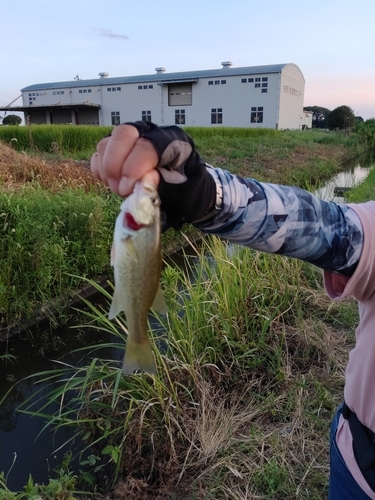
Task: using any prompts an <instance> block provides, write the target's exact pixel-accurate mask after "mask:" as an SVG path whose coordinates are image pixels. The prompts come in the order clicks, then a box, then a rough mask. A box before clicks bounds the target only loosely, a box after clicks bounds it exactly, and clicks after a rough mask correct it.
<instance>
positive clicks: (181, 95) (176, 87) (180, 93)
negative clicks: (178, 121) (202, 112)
mask: <svg viewBox="0 0 375 500" xmlns="http://www.w3.org/2000/svg"><path fill="white" fill-rule="evenodd" d="M192 96H193V94H192V84H191V83H178V84H169V85H168V104H169V106H191V105H192Z"/></svg>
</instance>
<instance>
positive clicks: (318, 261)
mask: <svg viewBox="0 0 375 500" xmlns="http://www.w3.org/2000/svg"><path fill="white" fill-rule="evenodd" d="M208 171H209V172H210V174H211V175H212V176H213V177H214V179H215V181H216V182H217V183H220V184H221V185H222V188H223V206H222V210H221V211H220V212H219V213H218V214H217V215H216V216H215V217H214V219H213V220H212V219H211V220H210V221H207V222H205V223H200V224H199V228H200V229H202V230H203V231H204V232H206V233H211V234H215V235H217V236H220V237H221V238H223V239H228V240H230V241H232V242H234V243H238V244H240V245H245V246H248V247H251V248H254V249H255V250H261V251H264V252H269V253H276V254H281V255H285V256H288V257H295V258H297V259H301V260H304V261H307V262H310V263H311V264H314V265H316V266H318V267H320V268H322V269H326V270H329V271H332V272H335V273H338V274H341V275H344V276H351V275H352V274H353V272H354V270H355V269H356V267H357V264H358V261H359V258H360V255H361V252H362V247H363V230H362V225H361V222H360V220H359V218H358V216H357V214H356V213H355V212H354V210H352V209H351V208H350V207H348V206H346V205H338V204H336V203H334V202H329V201H324V200H322V199H320V198H318V197H317V196H314V195H313V194H311V193H309V192H308V191H305V190H303V189H300V188H297V187H291V186H281V185H277V184H267V183H262V182H258V181H256V180H254V179H244V178H241V177H238V176H235V175H233V174H231V173H230V172H228V171H226V170H222V169H219V168H216V169H214V168H208Z"/></svg>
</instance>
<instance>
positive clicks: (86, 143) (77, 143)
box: [0, 125, 113, 158]
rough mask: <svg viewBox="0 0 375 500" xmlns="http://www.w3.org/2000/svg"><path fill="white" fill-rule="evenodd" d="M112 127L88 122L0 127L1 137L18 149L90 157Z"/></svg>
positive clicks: (55, 154) (56, 154)
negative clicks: (81, 123)
mask: <svg viewBox="0 0 375 500" xmlns="http://www.w3.org/2000/svg"><path fill="white" fill-rule="evenodd" d="M112 129H113V127H90V126H88V125H79V126H73V125H31V126H28V127H18V126H9V127H0V140H2V141H3V142H5V143H7V144H11V145H12V147H13V148H14V149H16V150H17V151H31V152H33V153H48V154H51V155H54V156H64V155H69V156H74V157H76V158H89V157H90V156H91V154H92V153H93V152H94V151H95V148H96V144H97V143H98V142H99V141H100V140H101V139H102V138H103V137H105V136H106V135H108V134H110V133H111V130H112Z"/></svg>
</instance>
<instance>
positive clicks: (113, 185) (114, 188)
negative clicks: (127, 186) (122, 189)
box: [107, 177, 119, 194]
mask: <svg viewBox="0 0 375 500" xmlns="http://www.w3.org/2000/svg"><path fill="white" fill-rule="evenodd" d="M107 182H108V186H109V189H110V190H111V191H113V192H114V193H115V194H118V189H119V183H118V182H117V181H116V179H112V177H109V178H108V179H107Z"/></svg>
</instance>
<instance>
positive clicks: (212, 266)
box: [0, 123, 375, 500]
mask: <svg viewBox="0 0 375 500" xmlns="http://www.w3.org/2000/svg"><path fill="white" fill-rule="evenodd" d="M49 129H50V130H51V131H53V132H50V133H51V134H52V133H53V134H54V135H53V140H52V139H51V138H49V139H45V140H44V142H43V144H47V146H43V147H42V145H39V143H38V141H37V140H36V138H37V135H38V134H39V136H40V137H42V136H43V134H45V136H44V137H46V138H47V137H48V130H49ZM57 129H61V132H60V131H59V132H58V131H57ZM94 129H95V139H92V137H91V138H90V140H91V142H90V140H89V141H88V142H87V143H86V144H85V145H82V146H80V148H81V150H83V151H85V153H84V154H81V153H80V152H78V150H74V151H73V152H71V151H69V150H65V149H64V148H65V147H66V146H64V144H65V143H64V140H63V139H58V140H57V139H56V137H57V136H58V135H57V134H61V135H59V136H58V137H64V133H65V130H66V131H67V135H71V134H72V132H71V130H77V131H78V130H79V132H78V133H79V134H82V135H84V133H85V134H87V136H88V137H90V133H91V132H90V131H91V130H94ZM21 130H22V132H19V131H21ZM4 131H5V132H4ZM25 131H26V132H27V133H26V136H24V137H26V139H25V142H24V143H22V146H21V138H20V136H17V135H16V134H18V133H22V134H25ZM99 131H100V133H101V134H102V136H104V135H106V134H107V133H108V130H100V128H90V127H87V128H86V127H82V128H81V127H68V126H67V127H56V128H55V126H53V127H42V126H41V127H30V128H29V127H27V128H26V127H25V128H19V127H3V128H0V139H1V140H2V141H3V142H2V143H0V148H1V158H0V182H1V185H2V189H1V194H0V204H1V210H0V215H1V217H2V224H1V226H2V232H3V234H2V236H1V239H0V245H1V248H0V252H1V257H2V262H3V266H2V269H0V313H1V321H2V326H3V330H4V332H5V331H6V328H7V327H9V326H12V325H15V324H18V323H19V322H20V321H22V322H24V321H25V320H27V319H30V318H32V317H33V315H35V312H36V311H40V308H42V309H43V307H44V310H46V305H47V304H50V303H51V301H52V299H54V298H55V297H57V296H60V297H61V296H62V295H64V294H69V293H72V291H73V290H74V289H75V288H77V287H78V286H81V285H82V283H89V284H90V285H92V286H93V287H96V289H97V290H98V291H99V292H100V293H101V294H102V296H103V300H104V302H100V303H99V304H97V303H96V302H90V301H87V300H86V305H87V308H86V309H84V311H85V312H84V314H85V315H86V316H85V318H86V319H85V318H82V317H80V319H79V321H80V322H81V323H86V324H89V325H90V326H93V325H95V326H96V327H98V328H100V329H102V331H103V332H109V333H110V334H111V335H113V336H115V338H116V339H117V340H115V343H116V344H117V345H123V343H124V338H126V333H125V330H126V323H125V321H124V318H122V319H121V320H120V321H119V322H116V321H115V322H110V321H109V320H108V310H109V304H110V298H111V291H108V290H107V289H104V288H101V287H99V286H98V285H97V279H96V278H97V277H98V276H101V275H104V276H109V277H110V276H111V272H110V268H109V248H110V244H111V238H112V232H113V224H114V221H115V218H116V215H117V212H118V208H119V205H120V201H121V200H118V199H116V197H113V196H112V195H111V194H110V193H109V192H108V191H107V190H106V189H105V188H104V187H103V186H101V185H99V184H98V183H96V182H94V181H93V179H92V178H91V177H90V174H89V172H88V170H87V167H86V166H85V163H84V161H83V163H82V160H85V159H87V158H89V156H90V154H91V152H92V151H93V148H94V145H95V143H96V142H97V140H98V138H99V137H98V135H97V134H98V133H99ZM371 131H372V134H371ZM188 132H189V133H190V134H191V135H192V136H193V138H194V140H195V142H196V143H197V145H198V148H199V150H200V151H201V153H202V156H203V157H204V158H205V159H207V161H209V162H211V163H212V164H213V165H217V166H224V167H227V168H228V169H230V170H232V171H234V172H237V173H239V174H241V175H244V176H254V177H256V178H258V179H260V180H264V181H271V182H279V183H285V184H290V183H293V184H297V185H300V186H302V187H304V188H308V189H315V188H316V187H317V184H318V183H319V182H321V181H322V180H323V179H328V178H329V177H331V176H332V175H333V174H334V173H335V172H338V171H339V170H340V169H341V168H342V167H341V165H342V163H343V162H344V161H345V160H346V159H348V158H351V157H354V156H357V155H358V154H360V153H361V152H363V151H365V150H367V149H369V148H373V147H374V144H375V143H374V137H375V127H374V129H372V128H371V124H370V125H367V126H366V123H365V124H363V126H361V128H359V129H358V131H356V132H352V133H351V134H349V135H343V134H341V133H336V132H330V133H326V132H322V131H315V130H312V131H304V132H291V131H290V132H289V131H287V132H281V131H275V130H264V129H257V130H248V129H198V128H197V129H189V130H188ZM3 134H4V135H3ZM73 135H74V134H73ZM12 139H17V140H12ZM59 141H60V142H59ZM56 143H57V145H56ZM17 150H18V151H17ZM72 157H73V158H75V160H79V162H77V161H74V160H72V159H71V158H72ZM365 185H367V186H368V188H365ZM374 185H375V179H373V176H372V173H370V174H369V176H368V177H367V178H366V180H365V182H364V184H363V185H361V186H359V187H358V188H355V189H353V190H352V192H351V193H350V194H349V196H350V197H351V198H352V199H353V200H359V199H365V198H373V197H374V196H373V191H374ZM185 234H186V238H189V239H190V240H193V238H194V233H193V230H192V229H191V228H189V227H187V228H186V231H185ZM178 237H179V238H180V239H179V242H178V243H176V239H177V235H176V233H174V232H173V231H171V232H170V231H168V232H167V233H166V234H165V235H163V250H164V253H165V256H166V255H167V254H168V253H169V252H170V251H171V249H172V248H174V247H175V246H176V244H177V245H180V244H181V241H182V240H183V238H184V236H181V235H178ZM192 245H193V248H194V243H193V244H192ZM186 262H187V267H188V272H185V271H184V270H183V269H180V268H177V267H176V266H173V265H170V264H165V267H164V270H163V273H162V282H163V288H164V290H165V295H166V301H167V304H168V308H169V313H168V316H167V317H166V318H164V317H161V318H160V331H159V332H158V333H157V335H156V336H155V338H154V340H153V342H155V344H156V345H157V346H158V347H162V348H161V349H160V350H159V349H155V353H156V355H157V359H156V362H157V367H158V375H157V376H156V377H150V376H148V375H141V376H130V377H124V376H123V375H122V374H121V370H120V369H119V366H120V365H119V363H118V361H113V360H111V359H110V358H109V360H108V359H104V358H102V357H98V356H96V357H95V354H92V355H90V357H89V359H88V361H87V363H86V364H85V365H84V366H76V367H74V366H73V367H72V366H69V367H65V366H63V365H62V366H61V368H59V369H57V368H54V369H53V370H52V371H48V370H46V371H45V372H44V373H43V374H40V377H41V378H42V379H44V381H45V382H47V383H50V384H51V386H50V389H51V390H50V391H48V390H46V389H45V387H44V388H43V391H44V392H43V397H45V395H44V394H45V393H48V392H49V394H48V397H47V402H46V406H47V405H48V404H50V403H52V402H53V401H57V402H58V405H59V406H58V408H59V410H58V411H57V413H55V414H52V415H50V416H48V412H47V411H46V409H45V408H42V410H35V409H34V408H35V407H33V406H32V401H26V402H25V403H24V404H23V405H21V407H20V408H19V411H21V412H22V411H23V412H29V413H35V414H38V413H39V414H42V415H43V418H47V421H48V422H49V424H50V425H51V426H54V425H58V426H60V427H64V426H65V425H67V426H69V427H71V426H72V425H73V426H75V427H76V428H77V430H79V432H80V433H81V437H82V438H83V444H82V446H85V444H84V443H87V445H88V446H90V453H91V455H89V457H90V458H89V459H87V460H88V462H89V465H90V466H91V472H92V474H91V476H90V474H88V473H87V471H85V472H84V473H82V474H80V472H79V468H78V469H75V470H74V472H73V471H72V470H71V469H70V467H69V466H70V463H69V458H70V457H69V456H67V457H66V459H65V462H64V463H63V464H62V465H61V467H60V468H58V470H57V472H56V474H55V476H53V473H52V472H51V480H50V482H49V483H48V484H45V485H44V486H38V485H35V484H34V482H33V480H32V479H31V478H30V480H29V483H28V484H27V485H26V486H25V489H24V493H23V496H22V493H21V492H19V493H16V492H12V491H11V490H10V489H9V488H8V487H7V482H6V477H7V473H8V471H4V473H3V475H2V476H1V477H0V497H1V498H4V500H5V499H8V498H9V499H14V498H19V499H21V498H32V496H31V493H33V494H34V496H36V495H39V496H40V497H41V498H42V499H43V500H44V499H50V498H62V499H68V498H82V497H85V496H87V497H88V494H87V495H85V494H79V493H78V491H79V490H86V491H87V492H89V491H91V492H93V491H94V489H95V488H96V490H97V493H96V494H95V498H97V499H99V498H105V495H106V491H108V490H111V489H113V493H112V495H113V496H111V498H114V499H116V500H119V499H120V498H128V499H133V498H137V499H138V498H144V499H147V498H150V499H151V498H156V497H158V498H160V499H162V498H165V499H175V500H177V499H192V498H196V499H203V498H205V499H236V500H240V499H245V498H259V497H260V498H269V499H274V498H285V499H292V498H299V499H320V498H322V497H324V493H325V491H326V485H327V474H328V464H327V457H328V448H327V444H326V443H327V433H328V427H329V422H330V419H331V416H332V414H333V411H334V409H335V406H336V404H337V403H338V402H339V399H340V397H341V394H342V384H343V369H344V366H345V360H346V356H347V353H348V349H349V347H350V345H351V343H352V342H353V331H354V327H355V323H356V307H355V304H354V303H353V302H352V301H350V300H348V301H344V302H342V303H340V304H332V303H331V302H330V301H329V300H328V299H327V298H326V296H325V294H324V292H323V290H322V286H321V275H320V272H319V271H318V270H316V269H314V268H312V267H311V266H308V265H307V264H304V263H301V262H299V261H290V260H286V259H283V258H281V257H278V256H269V255H263V254H259V253H256V252H253V251H250V250H249V249H245V248H240V247H233V246H227V245H226V244H225V243H223V242H221V241H220V240H218V239H216V238H207V239H204V241H203V247H202V248H197V249H196V256H193V257H190V258H186ZM36 264H37V265H36ZM192 276H193V277H194V278H193V279H192V278H191V277H192ZM78 277H79V278H78ZM55 305H56V304H55ZM50 311H51V312H50V315H51V317H52V315H53V317H54V319H55V321H56V323H59V322H60V320H61V316H62V313H65V314H68V311H67V310H65V309H63V308H62V307H61V303H60V306H59V307H57V309H56V308H55V309H53V308H51V310H50ZM56 311H58V312H56ZM37 334H38V332H37V331H36V332H35V335H37ZM150 334H151V332H150ZM71 335H72V336H74V335H75V333H74V330H72V333H71ZM51 338H53V335H51ZM24 341H25V342H28V340H27V337H26V338H25V340H24ZM11 346H12V339H10V340H8V341H5V340H4V342H3V345H2V352H1V356H2V359H1V360H0V362H1V363H7V365H6V366H7V367H9V372H11V371H12V372H15V373H16V372H17V369H16V368H14V367H16V366H17V359H14V358H13V357H12V356H14V355H15V356H16V355H17V353H13V352H12V351H11ZM11 362H13V363H14V364H12V365H11V364H10V363H11ZM11 367H13V368H11ZM40 377H39V378H40ZM13 390H14V389H13ZM11 394H12V390H11V391H10V393H9V395H8V397H10V395H11ZM68 395H70V396H69V397H70V399H72V400H73V405H70V406H69V405H64V401H65V400H66V398H67V397H68ZM41 396H42V394H41ZM103 464H106V465H105V467H104V465H103ZM108 468H109V469H108ZM101 469H102V470H103V471H104V470H105V475H104V476H105V477H106V478H107V479H106V480H104V479H103V480H102V483H101V484H97V485H95V484H94V481H93V478H94V476H95V475H94V471H95V470H96V471H97V472H98V471H99V472H100V470H101ZM104 476H102V477H104ZM54 488H55V489H54ZM58 488H60V490H59V491H60V492H59V493H58V494H59V495H60V496H58V494H57V493H56V492H57V489H58ZM1 495H2V496H1ZM27 495H29V496H27ZM53 495H54V496H53ZM108 498H109V497H108Z"/></svg>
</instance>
